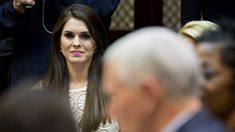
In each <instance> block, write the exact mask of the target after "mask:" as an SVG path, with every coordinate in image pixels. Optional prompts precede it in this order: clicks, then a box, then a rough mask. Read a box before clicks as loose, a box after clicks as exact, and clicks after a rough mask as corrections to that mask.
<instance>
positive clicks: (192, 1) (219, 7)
mask: <svg viewBox="0 0 235 132" xmlns="http://www.w3.org/2000/svg"><path fill="white" fill-rule="evenodd" d="M234 6H235V1H234V0H223V1H221V0H181V25H184V24H186V23H187V22H190V21H194V20H208V21H212V22H215V23H216V22H217V21H218V20H220V19H224V18H230V19H235V14H234V12H235V8H234Z"/></svg>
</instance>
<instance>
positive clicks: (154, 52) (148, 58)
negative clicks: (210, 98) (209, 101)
mask: <svg viewBox="0 0 235 132" xmlns="http://www.w3.org/2000/svg"><path fill="white" fill-rule="evenodd" d="M201 82H202V75H201V74H200V65H199V62H198V60H197V56H196V54H195V52H194V50H193V48H192V47H191V46H190V45H189V44H188V43H186V42H185V41H184V40H182V38H180V37H179V36H178V35H177V34H175V33H173V31H170V30H168V29H165V28H160V27H149V28H145V29H141V30H139V31H136V32H133V33H130V34H129V35H127V36H125V37H123V38H121V39H119V40H117V41H116V42H115V43H114V44H112V45H111V47H109V48H108V49H107V51H106V52H105V54H104V78H103V85H104V90H105V92H106V93H107V94H109V95H110V97H111V103H110V105H108V107H107V111H108V112H109V115H111V116H116V118H117V121H118V123H119V126H120V129H121V131H123V132H144V131H146V132H157V131H163V132H206V131H208V132H209V131H211V132H225V131H226V129H225V128H224V127H223V125H222V124H221V123H220V122H219V121H217V120H216V119H215V118H214V117H213V116H212V115H211V114H210V113H209V112H208V110H207V108H206V107H204V106H203V104H202V102H201V100H200V97H199V92H200V90H201V89H200V87H201Z"/></svg>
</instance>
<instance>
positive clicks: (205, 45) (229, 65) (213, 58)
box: [197, 21, 235, 131]
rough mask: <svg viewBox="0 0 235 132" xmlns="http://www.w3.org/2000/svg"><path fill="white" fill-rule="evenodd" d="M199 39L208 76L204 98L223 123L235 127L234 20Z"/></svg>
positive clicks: (233, 128)
mask: <svg viewBox="0 0 235 132" xmlns="http://www.w3.org/2000/svg"><path fill="white" fill-rule="evenodd" d="M220 27H221V29H220V30H217V31H213V32H210V33H208V34H206V35H204V36H203V37H202V38H200V39H199V43H198V47H197V52H198V55H199V58H200V60H201V65H202V67H203V73H204V77H205V80H206V81H205V84H204V89H203V91H204V96H203V101H204V102H205V104H206V105H207V106H208V107H209V108H210V110H211V111H212V112H213V113H214V115H216V116H217V117H218V118H219V119H221V121H223V122H224V124H225V125H226V126H227V127H228V128H230V129H231V130H232V131H234V130H235V103H234V102H235V24H234V21H225V22H222V23H221V24H220Z"/></svg>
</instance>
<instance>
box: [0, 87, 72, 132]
mask: <svg viewBox="0 0 235 132" xmlns="http://www.w3.org/2000/svg"><path fill="white" fill-rule="evenodd" d="M66 100H67V99H65V97H64V96H62V95H59V94H58V95H57V94H55V93H54V92H52V91H48V90H40V91H38V90H32V91H28V90H27V91H26V90H23V91H20V90H18V89H14V90H13V91H11V92H8V93H6V94H4V96H3V97H2V98H1V100H0V131H1V132H76V127H75V122H74V120H73V117H72V113H71V111H70V107H69V105H68V103H67V101H66Z"/></svg>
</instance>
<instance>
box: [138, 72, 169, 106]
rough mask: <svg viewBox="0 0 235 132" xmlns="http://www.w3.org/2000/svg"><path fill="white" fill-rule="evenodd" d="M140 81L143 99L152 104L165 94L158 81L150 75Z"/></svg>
mask: <svg viewBox="0 0 235 132" xmlns="http://www.w3.org/2000/svg"><path fill="white" fill-rule="evenodd" d="M142 81H143V82H142V92H143V96H144V98H146V99H147V101H149V102H151V103H154V104H156V103H157V102H159V101H160V100H161V98H162V97H163V96H164V94H165V90H164V89H163V86H162V85H161V83H160V81H159V80H158V79H157V78H156V77H154V76H152V75H147V76H146V77H145V78H144V79H143V80H142Z"/></svg>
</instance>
